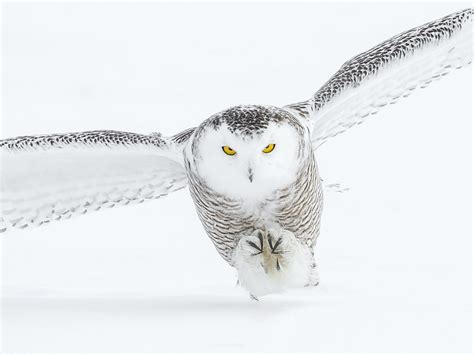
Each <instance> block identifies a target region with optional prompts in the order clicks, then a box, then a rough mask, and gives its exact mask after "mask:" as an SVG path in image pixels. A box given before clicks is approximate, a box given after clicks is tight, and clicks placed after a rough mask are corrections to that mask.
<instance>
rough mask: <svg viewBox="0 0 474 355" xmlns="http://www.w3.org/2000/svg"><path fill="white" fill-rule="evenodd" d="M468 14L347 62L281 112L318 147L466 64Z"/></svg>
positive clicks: (469, 34)
mask: <svg viewBox="0 0 474 355" xmlns="http://www.w3.org/2000/svg"><path fill="white" fill-rule="evenodd" d="M472 12H473V10H472V9H467V10H464V11H460V12H457V13H454V14H452V15H449V16H446V17H443V18H441V19H439V20H436V21H433V22H430V23H427V24H425V25H422V26H419V27H416V28H413V29H411V30H409V31H406V32H404V33H401V34H399V35H398V36H395V37H393V38H391V39H389V40H387V41H385V42H383V43H381V44H379V45H378V46H376V47H374V48H372V49H370V50H368V51H367V52H364V53H362V54H360V55H358V56H356V57H354V58H352V59H351V60H349V61H348V62H346V63H344V64H343V66H342V67H341V69H339V71H338V72H336V74H334V75H333V76H332V77H331V78H330V79H329V81H328V82H326V84H324V85H323V87H322V88H321V89H319V90H318V91H317V92H316V93H315V94H314V96H313V97H312V98H310V99H309V100H307V101H303V102H299V103H296V104H291V105H288V106H285V109H287V110H289V111H290V112H292V113H294V114H296V115H297V116H299V117H301V118H303V119H308V120H309V121H310V125H311V126H312V140H313V144H314V147H315V148H317V147H319V146H320V145H321V144H323V143H324V142H325V141H327V139H328V138H330V137H333V136H335V135H337V134H339V133H342V132H344V131H346V130H347V129H349V128H350V127H352V126H354V125H357V124H360V123H362V122H363V121H365V120H366V119H367V118H369V117H370V116H371V115H373V114H375V113H377V112H378V111H379V110H380V109H382V108H383V107H385V106H387V105H389V104H394V103H395V102H397V101H398V100H399V99H400V98H403V97H407V96H408V95H409V94H410V93H411V92H412V91H413V90H415V89H416V88H424V87H426V86H427V85H429V84H430V83H431V82H432V81H434V80H437V79H439V78H441V77H443V76H445V75H446V74H448V73H449V72H450V71H452V70H454V69H459V68H461V67H463V66H466V65H468V64H470V63H471V61H472Z"/></svg>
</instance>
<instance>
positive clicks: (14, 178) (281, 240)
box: [0, 9, 472, 298]
mask: <svg viewBox="0 0 474 355" xmlns="http://www.w3.org/2000/svg"><path fill="white" fill-rule="evenodd" d="M471 18H472V9H467V10H464V11H460V12H457V13H454V14H451V15H449V16H446V17H444V18H441V19H439V20H436V21H433V22H430V23H427V24H424V25H422V26H419V27H416V28H413V29H411V30H409V31H406V32H403V33H401V34H399V35H397V36H395V37H393V38H391V39H389V40H387V41H385V42H383V43H381V44H379V45H378V46H376V47H374V48H372V49H370V50H368V51H366V52H364V53H362V54H360V55H358V56H356V57H354V58H352V59H350V60H349V61H347V62H345V63H344V64H343V65H342V67H341V68H340V69H339V71H337V72H336V73H335V74H334V75H333V76H332V77H331V78H330V79H329V80H328V81H327V82H326V83H325V84H324V85H323V86H322V87H321V88H320V89H319V90H318V91H317V92H316V93H315V94H314V95H313V96H312V97H311V98H310V99H308V100H306V101H302V102H299V103H295V104H290V105H287V106H284V107H273V106H261V105H241V106H236V107H232V108H229V109H227V110H224V111H222V112H220V113H217V114H215V115H213V116H211V117H210V118H208V119H206V120H205V121H204V122H202V123H201V124H200V125H199V126H197V127H195V128H190V129H187V130H185V131H184V132H181V133H178V134H176V135H174V136H171V137H164V136H162V135H161V134H158V133H152V134H149V135H143V134H135V133H127V132H117V131H90V132H80V133H67V134H52V135H41V136H24V137H15V138H9V139H4V140H1V141H0V151H1V166H0V172H1V174H0V175H1V179H2V180H1V195H0V201H1V215H0V232H5V231H7V230H9V229H12V228H26V227H29V226H33V225H42V224H46V223H50V222H52V221H55V220H61V219H66V218H70V217H71V216H73V215H80V214H84V213H86V212H90V211H96V210H100V209H102V208H106V207H114V206H121V205H127V204H130V203H137V202H143V201H146V200H152V199H157V198H160V197H162V196H165V195H167V194H169V193H170V192H172V191H176V190H179V189H181V188H184V187H186V186H188V187H189V191H190V193H191V196H192V199H193V201H194V204H195V207H196V211H197V214H198V216H199V218H200V220H201V222H202V225H203V226H204V229H205V231H206V233H207V235H208V236H209V238H210V240H211V241H212V243H213V244H214V246H215V248H216V249H217V251H218V253H219V254H220V255H221V256H222V258H224V260H225V261H227V262H228V263H229V264H230V265H231V266H233V267H234V268H235V269H236V270H237V274H238V280H239V283H240V285H242V286H243V287H244V288H245V289H247V290H248V291H249V293H250V294H251V296H252V297H254V298H257V297H259V296H262V295H266V294H269V293H275V292H280V291H283V290H286V289H290V288H297V287H305V286H314V285H317V284H318V282H319V281H318V272H317V267H316V262H315V259H314V247H315V243H316V240H317V238H318V235H319V229H320V221H321V213H322V208H323V192H322V187H321V180H320V177H319V173H318V168H317V164H316V159H315V154H314V151H315V150H316V149H317V148H318V147H319V146H321V144H323V143H324V142H326V141H327V140H328V139H329V138H330V137H333V136H335V135H337V134H339V133H341V132H343V131H345V130H347V129H349V128H350V127H352V126H354V125H357V124H360V123H362V122H363V121H364V120H366V119H367V118H369V117H371V116H372V115H374V114H375V113H377V112H378V111H379V110H381V109H382V108H384V107H386V106H389V105H390V104H393V103H395V102H396V101H398V100H399V99H401V98H403V97H406V96H408V95H409V94H410V93H411V92H412V91H413V90H414V89H416V88H419V87H421V88H422V87H426V86H427V85H428V84H429V83H431V82H432V81H434V80H436V79H439V78H441V77H443V76H445V75H446V74H447V73H449V72H450V71H452V70H454V69H458V68H461V67H463V66H466V65H468V64H470V63H471V57H472V23H471Z"/></svg>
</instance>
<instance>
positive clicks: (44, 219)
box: [0, 129, 194, 232]
mask: <svg viewBox="0 0 474 355" xmlns="http://www.w3.org/2000/svg"><path fill="white" fill-rule="evenodd" d="M193 131H194V129H189V130H186V131H184V132H181V133H179V134H177V135H175V136H173V137H169V138H164V137H162V136H161V135H160V134H157V133H154V134H151V135H141V134H135V133H126V132H117V131H90V132H80V133H68V134H54V135H44V136H26V137H16V138H11V139H5V140H1V141H0V158H1V159H0V178H1V181H0V184H1V185H0V232H4V231H6V230H7V229H9V228H12V227H16V228H26V227H28V226H32V225H42V224H44V223H49V222H51V221H54V220H60V219H65V218H70V217H71V216H73V215H80V214H84V213H86V212H89V211H97V210H100V209H102V208H107V207H114V206H119V205H127V204H129V203H139V202H143V201H146V200H151V199H156V198H159V197H162V196H165V195H167V194H168V193H170V192H171V191H175V190H178V189H180V188H182V187H184V186H186V184H187V178H186V175H185V170H184V167H183V165H182V159H183V156H182V150H183V148H184V145H185V143H186V142H187V140H188V139H189V137H190V136H191V135H192V133H193Z"/></svg>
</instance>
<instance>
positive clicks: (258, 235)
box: [246, 232, 263, 256]
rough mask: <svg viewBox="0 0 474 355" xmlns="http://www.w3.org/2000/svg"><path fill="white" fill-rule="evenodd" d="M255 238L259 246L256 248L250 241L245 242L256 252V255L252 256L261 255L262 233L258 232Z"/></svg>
mask: <svg viewBox="0 0 474 355" xmlns="http://www.w3.org/2000/svg"><path fill="white" fill-rule="evenodd" d="M257 237H258V240H259V241H260V246H258V245H257V244H255V243H254V242H252V241H251V240H246V242H247V244H248V245H250V246H251V247H252V248H255V249H257V250H258V253H255V254H253V255H254V256H255V255H259V254H262V253H263V235H262V233H261V232H258V234H257Z"/></svg>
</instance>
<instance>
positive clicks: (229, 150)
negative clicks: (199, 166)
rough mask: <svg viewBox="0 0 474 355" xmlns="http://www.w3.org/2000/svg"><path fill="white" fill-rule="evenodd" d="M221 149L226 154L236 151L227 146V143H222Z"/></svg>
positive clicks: (232, 153) (233, 153)
mask: <svg viewBox="0 0 474 355" xmlns="http://www.w3.org/2000/svg"><path fill="white" fill-rule="evenodd" d="M222 150H223V151H224V153H226V154H227V155H235V154H236V153H237V152H236V151H235V150H233V149H232V148H231V147H229V146H227V145H224V146H223V147H222Z"/></svg>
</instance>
